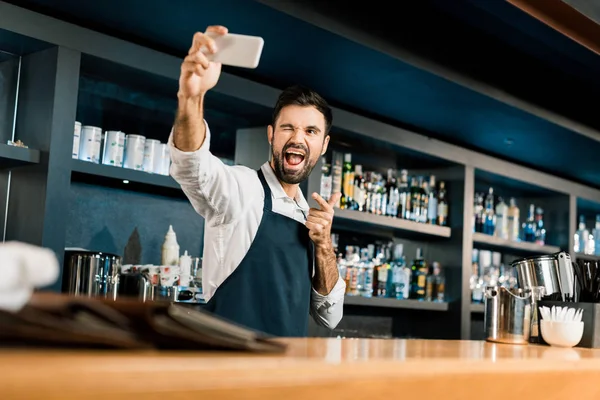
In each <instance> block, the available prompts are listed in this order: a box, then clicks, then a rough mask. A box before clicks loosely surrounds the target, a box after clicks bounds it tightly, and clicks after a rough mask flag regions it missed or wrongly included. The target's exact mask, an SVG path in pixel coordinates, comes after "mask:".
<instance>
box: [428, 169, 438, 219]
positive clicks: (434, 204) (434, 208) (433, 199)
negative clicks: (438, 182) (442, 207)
mask: <svg viewBox="0 0 600 400" xmlns="http://www.w3.org/2000/svg"><path fill="white" fill-rule="evenodd" d="M427 202H428V206H427V222H428V223H430V224H435V223H436V222H437V212H438V193H437V190H436V188H435V175H431V176H430V177H429V194H428V196H427Z"/></svg>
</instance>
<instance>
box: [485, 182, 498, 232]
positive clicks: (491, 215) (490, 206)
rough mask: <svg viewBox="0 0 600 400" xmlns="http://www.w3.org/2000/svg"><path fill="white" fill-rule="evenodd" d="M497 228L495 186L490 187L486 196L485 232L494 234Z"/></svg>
mask: <svg viewBox="0 0 600 400" xmlns="http://www.w3.org/2000/svg"><path fill="white" fill-rule="evenodd" d="M495 228H496V213H495V211H494V188H490V189H489V191H488V194H487V196H485V212H484V221H483V233H485V234H486V235H493V234H494V230H495Z"/></svg>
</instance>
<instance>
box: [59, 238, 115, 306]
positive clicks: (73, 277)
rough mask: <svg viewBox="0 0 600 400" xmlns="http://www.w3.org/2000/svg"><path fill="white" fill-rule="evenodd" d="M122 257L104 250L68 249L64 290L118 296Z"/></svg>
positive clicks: (92, 295) (88, 294) (91, 294)
mask: <svg viewBox="0 0 600 400" xmlns="http://www.w3.org/2000/svg"><path fill="white" fill-rule="evenodd" d="M120 270H121V257H119V256H117V255H115V254H110V253H102V252H94V251H84V250H67V251H65V260H64V268H63V279H62V291H63V292H65V293H69V294H73V295H81V296H89V297H95V296H99V297H107V298H112V299H114V298H116V296H117V288H118V275H119V272H120Z"/></svg>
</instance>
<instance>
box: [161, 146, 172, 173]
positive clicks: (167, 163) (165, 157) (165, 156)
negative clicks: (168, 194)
mask: <svg viewBox="0 0 600 400" xmlns="http://www.w3.org/2000/svg"><path fill="white" fill-rule="evenodd" d="M163 146H164V147H163V148H162V154H161V160H162V162H163V165H162V174H163V175H169V168H170V167H171V153H170V152H169V146H168V145H166V144H165V145H163Z"/></svg>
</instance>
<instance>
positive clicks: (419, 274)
mask: <svg viewBox="0 0 600 400" xmlns="http://www.w3.org/2000/svg"><path fill="white" fill-rule="evenodd" d="M427 272H428V271H427V263H426V262H425V259H424V258H423V250H422V249H421V248H420V247H419V248H418V249H417V256H416V257H415V259H414V260H413V263H412V267H411V282H410V289H411V290H410V298H411V299H415V300H423V299H424V298H425V285H426V281H427Z"/></svg>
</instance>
